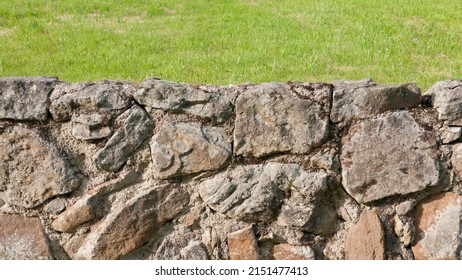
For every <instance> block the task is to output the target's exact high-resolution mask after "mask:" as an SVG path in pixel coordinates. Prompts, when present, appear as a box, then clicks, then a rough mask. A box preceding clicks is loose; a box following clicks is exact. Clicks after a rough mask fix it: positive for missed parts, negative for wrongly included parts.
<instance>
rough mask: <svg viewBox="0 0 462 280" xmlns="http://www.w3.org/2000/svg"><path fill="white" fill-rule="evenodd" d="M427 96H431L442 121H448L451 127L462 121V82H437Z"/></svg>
mask: <svg viewBox="0 0 462 280" xmlns="http://www.w3.org/2000/svg"><path fill="white" fill-rule="evenodd" d="M425 95H428V96H431V99H432V103H433V107H435V108H436V110H437V111H438V118H439V119H440V120H448V121H449V123H450V124H451V125H457V123H460V122H461V121H462V81H440V82H437V83H436V84H434V85H433V86H432V87H431V88H430V89H429V90H428V91H427V92H426V93H425ZM459 125H460V124H459Z"/></svg>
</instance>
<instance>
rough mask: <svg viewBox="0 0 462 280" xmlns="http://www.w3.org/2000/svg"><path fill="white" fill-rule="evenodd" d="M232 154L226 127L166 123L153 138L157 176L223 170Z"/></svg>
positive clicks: (153, 157) (163, 176)
mask: <svg viewBox="0 0 462 280" xmlns="http://www.w3.org/2000/svg"><path fill="white" fill-rule="evenodd" d="M231 154H232V152H231V143H230V141H229V140H228V139H226V135H225V134H224V131H223V129H221V128H218V127H203V126H201V125H200V124H199V123H179V124H171V123H164V124H163V125H162V127H161V128H160V130H159V132H158V133H157V134H156V135H154V137H153V138H152V141H151V155H152V162H153V170H154V177H155V178H156V179H166V178H169V177H175V176H182V175H185V174H194V173H198V172H201V171H207V170H215V169H219V168H220V167H222V166H223V165H224V164H225V163H226V162H227V161H228V159H229V158H230V156H231Z"/></svg>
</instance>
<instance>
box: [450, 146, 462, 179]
mask: <svg viewBox="0 0 462 280" xmlns="http://www.w3.org/2000/svg"><path fill="white" fill-rule="evenodd" d="M451 163H452V168H453V170H454V171H455V172H456V174H457V176H458V177H459V179H462V143H458V144H455V145H454V146H452V157H451Z"/></svg>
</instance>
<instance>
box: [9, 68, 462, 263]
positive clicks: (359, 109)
mask: <svg viewBox="0 0 462 280" xmlns="http://www.w3.org/2000/svg"><path fill="white" fill-rule="evenodd" d="M461 132H462V80H461V81H443V82H438V83H436V84H435V85H434V86H433V87H432V88H430V89H429V90H428V91H427V92H425V93H424V94H421V92H420V89H419V88H418V87H417V86H416V85H414V84H404V85H398V86H380V85H377V84H376V83H374V82H373V81H371V80H361V81H339V82H334V83H333V84H327V83H301V82H288V83H262V84H250V83H248V84H242V85H231V86H212V85H189V84H179V83H173V82H168V81H163V80H158V79H147V80H145V81H143V82H142V83H141V84H134V83H129V82H119V81H99V82H95V83H92V82H83V83H67V82H63V81H59V80H58V79H57V78H53V77H11V78H2V79H0V259H170V260H171V259H277V260H283V259H460V258H461V256H460V252H461V248H462V242H461V236H462V232H461V229H462V226H461V215H462V196H461V194H462V188H461V179H460V178H461V176H462V143H460V142H462V141H461Z"/></svg>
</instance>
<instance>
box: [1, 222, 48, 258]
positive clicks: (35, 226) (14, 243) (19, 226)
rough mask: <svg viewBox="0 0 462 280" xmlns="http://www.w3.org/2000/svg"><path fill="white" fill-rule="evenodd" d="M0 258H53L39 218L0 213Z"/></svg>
mask: <svg viewBox="0 0 462 280" xmlns="http://www.w3.org/2000/svg"><path fill="white" fill-rule="evenodd" d="M0 259H2V260H50V259H53V256H52V255H51V250H50V248H49V245H48V239H47V236H46V234H45V232H44V231H43V227H42V223H41V222H40V219H39V218H26V217H22V216H19V215H6V214H0Z"/></svg>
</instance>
